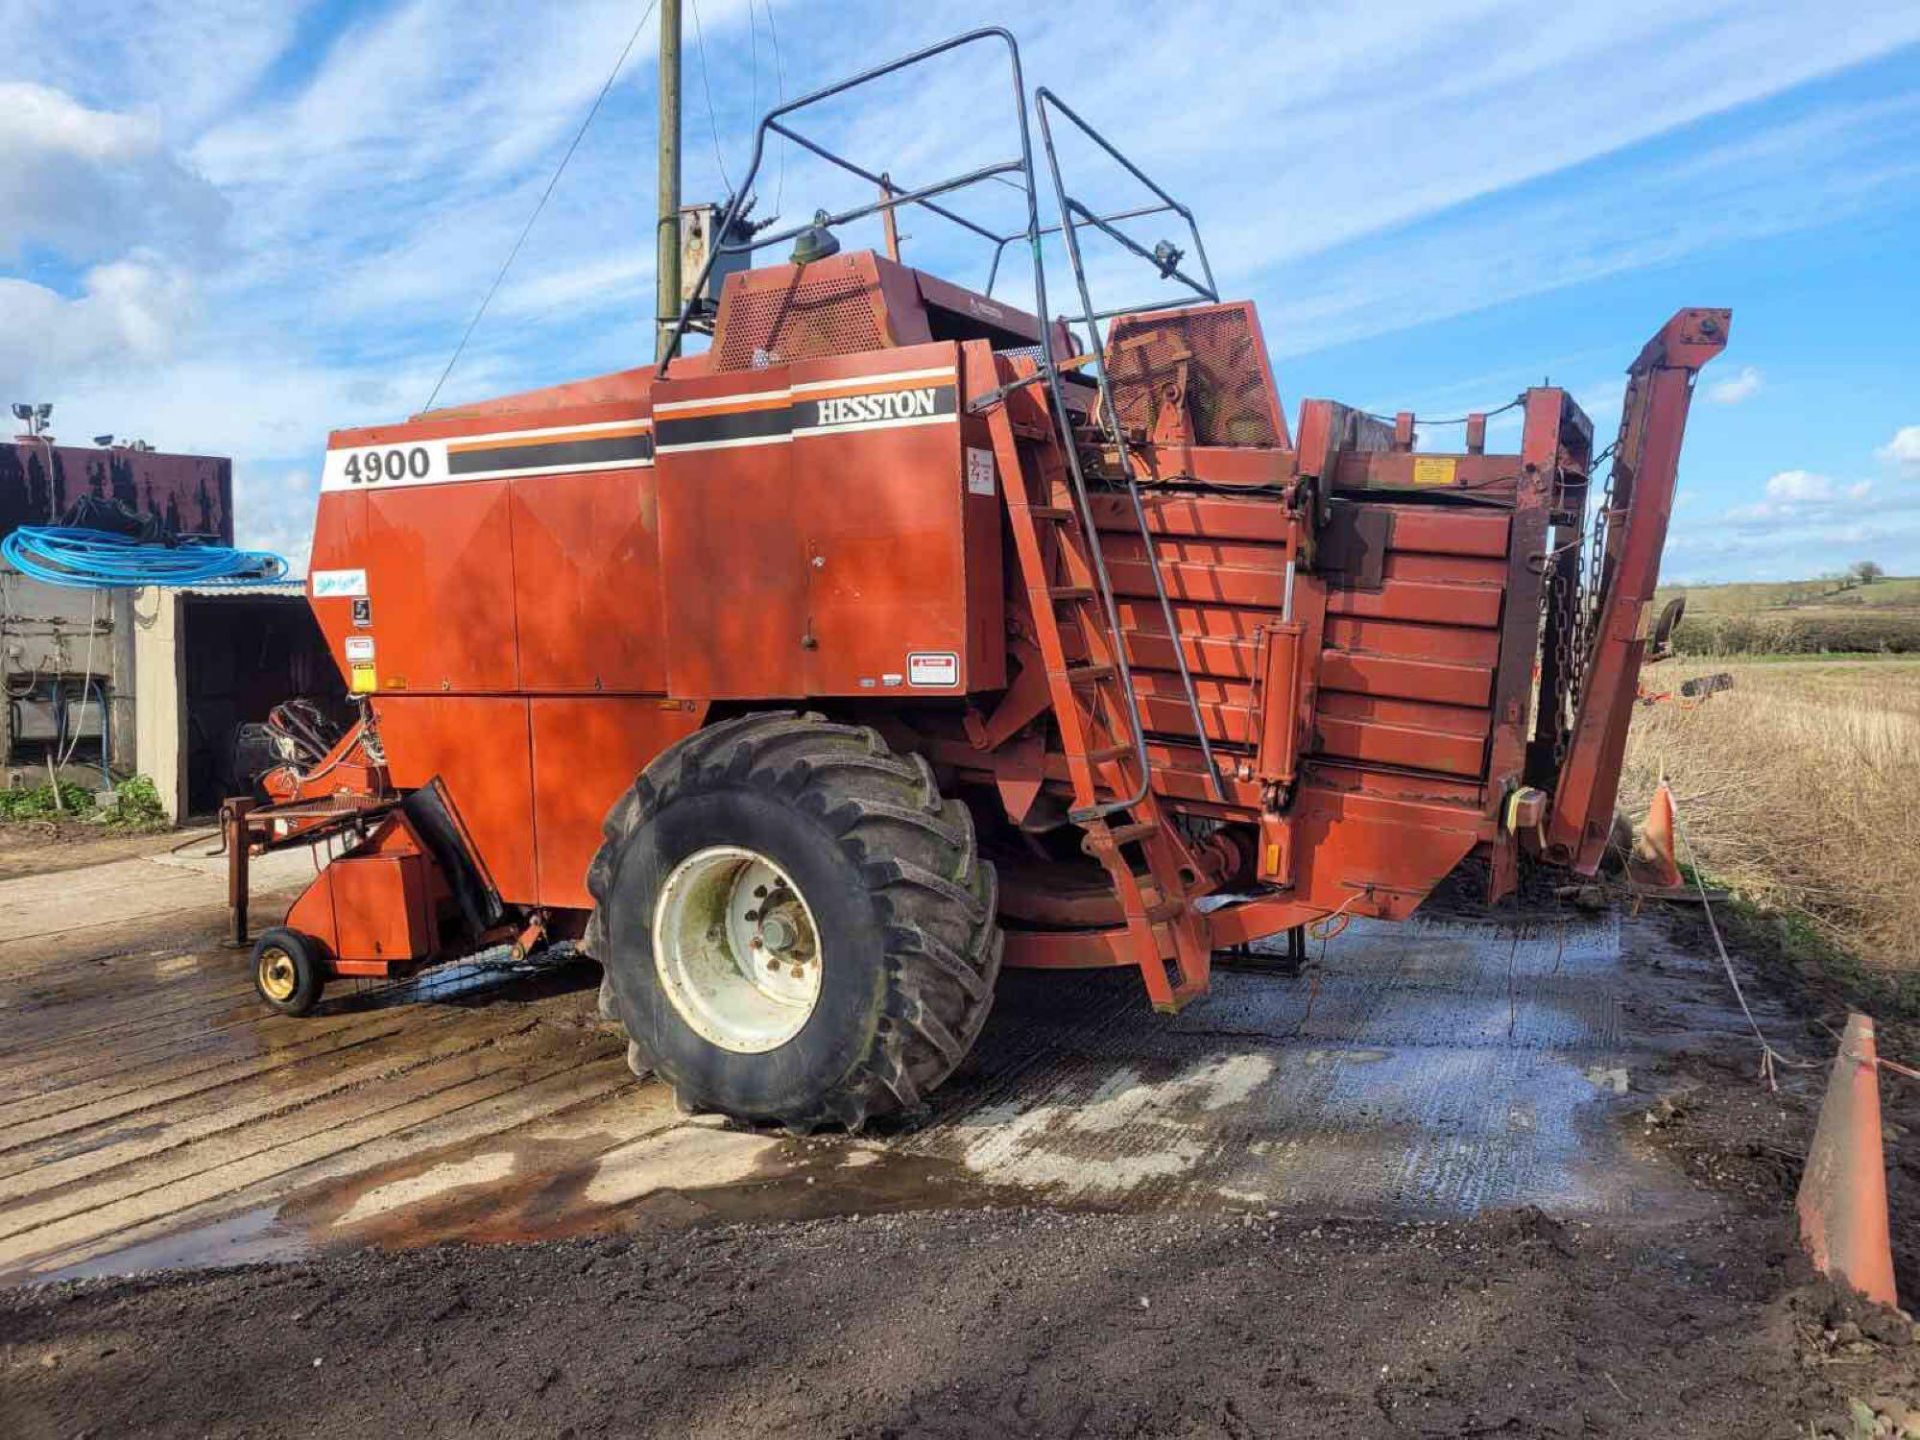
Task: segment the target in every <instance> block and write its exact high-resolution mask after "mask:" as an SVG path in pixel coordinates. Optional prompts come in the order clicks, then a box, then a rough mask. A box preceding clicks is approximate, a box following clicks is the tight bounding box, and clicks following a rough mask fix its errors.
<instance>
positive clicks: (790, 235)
mask: <svg viewBox="0 0 1920 1440" xmlns="http://www.w3.org/2000/svg"><path fill="white" fill-rule="evenodd" d="M996 43H997V44H1000V45H1004V46H1005V47H1006V53H1007V66H1008V71H1009V76H1010V79H1011V82H1012V90H1011V95H1012V100H1013V114H1014V120H1015V125H1016V131H1017V133H1018V135H1019V140H1020V149H1019V153H1018V154H1017V155H1015V156H1014V157H1013V158H1011V159H1007V160H1000V161H995V162H993V163H991V164H987V165H982V166H978V167H977V168H975V169H972V170H968V171H964V172H962V173H961V174H958V175H952V176H949V177H948V178H946V179H944V180H938V181H935V182H933V183H932V184H928V185H918V186H914V187H913V188H911V189H905V188H902V187H901V186H900V185H899V183H898V182H896V181H893V180H890V179H888V178H886V177H884V176H883V175H882V174H881V173H880V172H878V171H874V170H869V169H867V168H866V167H865V166H862V165H859V164H856V163H855V162H854V161H852V160H849V159H847V157H846V156H844V155H839V154H836V153H835V152H834V151H832V150H831V149H829V148H828V147H827V146H826V145H824V144H822V143H820V142H819V141H818V140H815V139H812V138H811V137H809V136H807V135H804V134H802V133H801V132H800V131H798V130H796V129H794V128H793V127H792V126H791V125H789V124H787V123H786V122H787V120H788V118H789V117H791V116H793V115H796V114H798V113H799V112H800V111H803V110H807V109H810V108H812V107H814V106H818V105H821V104H823V103H825V102H826V101H828V100H832V99H834V98H835V97H837V96H840V95H844V94H846V93H847V92H848V91H849V90H857V89H859V88H860V87H861V86H864V85H871V84H873V83H874V82H875V81H877V80H881V79H884V78H885V77H886V76H888V75H894V74H897V73H898V72H900V71H902V70H906V69H909V68H911V67H913V66H915V65H923V64H925V63H926V62H927V61H929V60H933V59H936V58H938V57H939V56H941V55H946V54H949V53H951V52H952V51H955V50H959V49H963V48H964V47H966V46H969V45H979V44H996ZM770 134H771V135H778V136H780V137H781V138H782V139H784V140H788V141H791V142H792V143H793V144H795V145H798V146H799V147H800V148H801V149H803V150H806V151H807V152H809V153H810V154H813V155H816V156H818V157H819V158H820V159H822V160H824V161H826V162H827V163H828V164H830V165H834V166H837V167H838V168H839V169H841V170H844V171H846V172H847V173H848V174H850V175H856V176H858V177H859V178H860V179H862V180H865V181H867V182H868V183H869V184H871V185H873V186H875V187H876V189H877V190H878V191H879V194H880V198H879V199H878V200H875V201H874V202H873V203H871V204H867V205H858V206H855V207H853V208H852V209H850V210H843V211H840V212H838V213H835V214H825V213H816V214H815V215H814V217H813V218H811V219H809V220H808V221H807V222H806V223H805V224H802V225H794V226H790V227H789V228H787V229H785V230H780V231H776V232H774V233H772V234H766V233H762V234H756V235H752V236H750V237H748V238H746V239H743V240H735V241H730V242H726V243H723V244H716V245H713V246H711V247H709V249H708V251H707V258H706V261H705V263H704V264H703V265H702V266H701V267H700V275H699V278H698V279H697V280H696V281H695V282H694V284H693V287H692V289H691V291H690V292H689V294H690V296H697V295H701V294H704V293H705V292H706V287H707V282H708V280H709V279H710V277H711V276H712V274H713V267H714V266H715V265H716V264H717V263H718V262H719V260H720V257H721V256H723V255H741V254H750V253H752V252H753V251H755V250H764V249H767V248H768V247H770V246H773V245H779V244H782V243H783V242H785V241H788V240H793V239H797V238H798V237H799V236H801V235H803V234H805V233H806V232H808V231H809V230H812V229H815V228H816V227H824V228H826V229H832V228H833V227H834V226H836V225H845V224H849V223H851V222H852V221H855V220H861V219H864V218H865V217H867V216H869V215H878V214H881V213H882V212H885V211H891V210H898V209H902V208H905V207H906V206H910V205H917V206H920V207H921V208H923V209H926V210H930V211H932V212H933V213H934V214H936V215H938V216H940V217H941V218H942V219H945V220H948V221H950V222H952V223H953V224H955V225H958V226H960V227H961V228H962V229H963V230H967V231H969V232H971V233H972V234H974V235H977V236H979V237H980V238H981V239H982V240H984V241H988V242H991V243H992V244H993V245H994V246H995V255H996V263H997V257H998V255H999V253H1000V252H1001V251H1002V250H1004V249H1005V248H1006V246H1007V245H1009V244H1011V243H1012V242H1014V241H1016V240H1025V241H1026V242H1027V245H1028V248H1029V250H1030V252H1031V254H1032V256H1033V269H1034V302H1035V308H1034V314H1035V315H1036V316H1045V314H1046V313H1047V304H1046V300H1047V290H1046V276H1045V271H1044V269H1043V267H1042V264H1041V257H1040V237H1041V234H1042V233H1043V232H1042V230H1041V228H1040V209H1039V195H1038V192H1037V190H1036V188H1035V185H1034V178H1033V141H1032V138H1031V136H1030V134H1029V131H1028V127H1027V107H1026V91H1025V82H1024V80H1023V79H1022V77H1021V72H1020V46H1019V44H1018V42H1017V41H1015V40H1014V38H1013V35H1012V33H1011V32H1010V31H1008V30H1005V29H1003V28H1001V27H1000V26H997V25H996V26H986V27H983V28H981V29H978V30H969V31H967V32H965V33H964V34H961V35H955V36H954V37H952V38H951V39H949V40H942V41H941V42H940V43H939V44H937V45H929V46H927V47H926V48H925V49H922V50H916V51H914V52H913V53H912V54H909V55H903V56H901V57H900V58H899V59H897V60H890V61H888V62H887V63H886V64H884V65H876V66H874V67H873V68H872V69H870V70H863V71H861V72H860V73H859V74H858V75H853V76H849V77H848V78H847V79H845V80H841V81H838V82H837V83H835V84H832V85H828V86H825V87H824V88H822V89H819V90H815V91H813V92H812V93H811V94H808V95H802V96H800V97H798V98H797V99H794V100H789V101H788V102H787V103H786V104H784V105H778V106H775V107H774V108H773V109H772V110H769V111H768V112H767V113H766V114H765V115H763V116H761V117H760V123H759V125H758V126H757V127H755V129H754V132H753V155H752V157H751V158H750V159H749V161H748V162H747V173H746V175H745V176H744V177H743V178H742V179H741V181H740V185H739V188H738V189H736V190H735V191H734V193H733V194H732V195H731V196H729V197H728V199H727V209H726V214H725V216H724V217H723V218H722V220H721V222H720V224H719V225H718V226H716V227H715V230H714V233H715V234H716V235H721V236H725V235H731V234H733V233H734V227H735V225H736V224H737V223H738V222H739V221H740V220H741V219H743V218H744V216H745V213H746V208H747V206H748V204H749V203H751V197H752V194H753V182H754V179H755V177H757V176H758V175H759V173H760V166H761V163H762V162H763V160H764V159H765V157H766V149H767V136H768V135H770ZM1008 176H1012V177H1017V181H1018V184H1017V188H1018V189H1020V190H1021V191H1022V192H1023V193H1024V196H1025V200H1026V224H1025V225H1024V226H1023V227H1022V228H1020V229H1018V230H1015V231H1013V232H1012V233H1011V234H1001V233H1000V232H999V231H998V230H995V229H993V228H991V227H990V226H987V225H983V224H981V223H980V222H979V221H977V220H974V219H972V218H970V217H968V216H966V215H963V214H961V213H960V212H959V211H958V210H955V209H954V208H952V206H950V205H944V204H940V203H938V198H939V197H942V196H948V195H953V194H955V193H957V192H959V191H963V190H967V189H970V188H971V187H973V186H975V185H981V184H985V183H986V182H987V181H989V180H995V179H1001V178H1002V177H1008ZM694 308H695V302H694V301H693V300H692V299H691V298H689V299H688V300H686V301H685V302H683V303H682V305H681V307H680V314H679V315H678V317H677V318H676V319H675V320H674V324H673V329H672V331H671V332H670V333H669V335H668V337H667V344H666V347H665V355H664V358H663V359H662V360H661V362H660V374H661V376H662V377H664V376H665V375H666V374H667V372H668V370H669V368H670V367H671V366H672V364H673V359H674V356H675V355H676V354H677V353H678V352H679V346H680V342H681V340H682V339H684V338H685V336H686V333H687V327H688V325H689V324H690V323H691V321H692V319H693V314H694ZM1040 329H1041V335H1042V344H1043V346H1045V348H1046V349H1047V351H1048V355H1047V360H1048V366H1049V368H1051V366H1052V362H1053V356H1052V354H1051V350H1052V345H1051V342H1050V339H1049V338H1048V337H1047V335H1046V330H1047V327H1046V325H1045V324H1044V323H1043V324H1042V325H1041V327H1040Z"/></svg>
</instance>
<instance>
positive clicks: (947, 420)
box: [793, 415, 960, 435]
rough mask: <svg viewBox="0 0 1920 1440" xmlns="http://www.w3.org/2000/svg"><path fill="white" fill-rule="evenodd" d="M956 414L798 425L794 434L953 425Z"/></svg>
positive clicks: (956, 421)
mask: <svg viewBox="0 0 1920 1440" xmlns="http://www.w3.org/2000/svg"><path fill="white" fill-rule="evenodd" d="M959 419H960V417H959V416H958V415H909V416H904V417H902V418H901V419H898V420H863V421H861V422H860V423H858V424H855V425H800V426H796V427H795V428H794V432H793V433H794V434H795V435H849V434H852V433H853V432H854V431H856V430H903V429H905V428H906V427H908V426H909V425H953V424H956V423H958V421H959Z"/></svg>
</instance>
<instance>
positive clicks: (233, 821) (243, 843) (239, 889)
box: [220, 799, 253, 950]
mask: <svg viewBox="0 0 1920 1440" xmlns="http://www.w3.org/2000/svg"><path fill="white" fill-rule="evenodd" d="M252 810H253V801H252V800H251V799H240V800H229V801H227V803H226V804H224V805H222V806H221V807H220V823H221V825H222V827H223V828H224V829H225V830H226V832H227V836H226V839H227V944H228V945H229V946H231V947H232V948H234V949H236V950H242V949H245V948H246V944H247V899H248V896H249V894H250V891H251V887H252V876H251V875H250V874H249V873H248V872H249V869H250V865H249V862H250V861H251V859H252V858H253V857H252V855H251V854H250V853H249V851H248V848H247V844H248V839H249V837H250V834H251V830H252V827H251V826H249V825H248V824H247V816H248V815H249V814H250V813H252Z"/></svg>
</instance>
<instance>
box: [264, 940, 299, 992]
mask: <svg viewBox="0 0 1920 1440" xmlns="http://www.w3.org/2000/svg"><path fill="white" fill-rule="evenodd" d="M299 983H300V978H299V975H298V974H297V973H296V972H295V970H294V965H293V957H292V956H291V955H289V954H288V953H287V952H286V951H284V950H280V949H268V950H263V951H261V952H260V988H261V989H262V990H263V991H265V992H266V995H267V998H268V999H270V1000H280V1001H285V1000H291V999H292V998H293V992H294V989H295V987H296V986H298V984H299Z"/></svg>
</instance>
